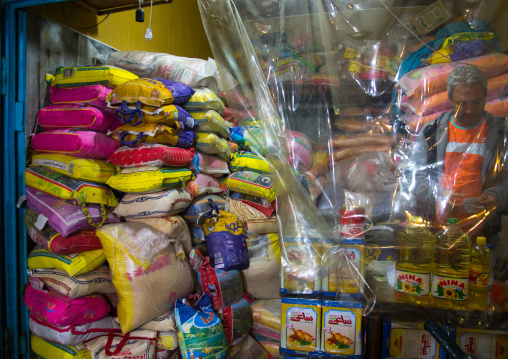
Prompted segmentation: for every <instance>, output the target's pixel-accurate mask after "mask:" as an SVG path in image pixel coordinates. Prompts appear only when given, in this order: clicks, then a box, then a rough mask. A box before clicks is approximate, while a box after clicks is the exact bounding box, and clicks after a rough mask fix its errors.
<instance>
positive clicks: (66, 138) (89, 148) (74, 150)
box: [32, 128, 118, 160]
mask: <svg viewBox="0 0 508 359" xmlns="http://www.w3.org/2000/svg"><path fill="white" fill-rule="evenodd" d="M32 145H33V148H34V150H35V151H38V152H44V153H59V154H64V155H72V156H76V157H84V158H95V159H99V160H105V159H107V158H108V157H109V156H111V154H112V153H113V152H115V151H116V150H117V149H118V142H117V141H116V140H114V139H113V138H111V137H108V136H107V135H106V134H104V133H101V132H95V131H80V130H73V129H69V128H67V129H58V130H49V131H44V132H41V133H36V134H35V135H34V137H33V138H32Z"/></svg>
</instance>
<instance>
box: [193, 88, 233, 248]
mask: <svg viewBox="0 0 508 359" xmlns="http://www.w3.org/2000/svg"><path fill="white" fill-rule="evenodd" d="M194 90H195V93H194V94H193V96H192V97H191V98H190V100H189V101H187V102H186V103H185V104H183V107H184V108H185V109H186V110H187V111H189V113H190V114H191V116H192V117H193V118H194V119H195V120H196V121H197V126H196V128H195V131H196V142H195V151H196V152H195V153H196V155H195V158H194V160H193V161H192V164H191V166H190V169H191V170H192V172H193V174H194V177H195V179H194V181H191V182H190V183H188V185H187V187H186V188H187V190H188V191H189V193H190V194H191V195H192V197H193V201H192V204H191V205H190V206H189V208H188V209H187V210H186V211H185V212H184V213H183V218H184V219H185V221H186V223H187V224H188V226H189V230H190V233H191V237H192V241H193V243H194V244H196V245H198V244H203V243H204V241H205V234H204V232H203V228H202V225H203V223H204V221H205V215H206V214H207V213H208V211H209V210H210V206H209V204H208V200H209V199H212V200H213V201H214V202H215V203H216V204H217V205H218V206H219V208H220V209H222V210H223V209H224V206H225V199H224V194H225V192H224V190H223V188H222V187H221V180H220V178H221V177H224V176H227V175H228V174H229V173H230V171H229V166H228V163H229V161H230V158H231V152H232V149H233V150H235V147H234V146H231V145H230V143H229V142H228V139H229V137H230V136H229V126H230V125H229V123H227V122H226V121H225V120H224V119H223V118H222V117H221V115H220V114H221V113H222V112H223V111H224V104H223V102H222V101H221V100H220V99H219V97H218V96H217V95H216V94H215V93H214V92H212V91H211V90H209V89H207V88H196V89H194ZM202 248H203V247H202ZM202 250H203V249H202Z"/></svg>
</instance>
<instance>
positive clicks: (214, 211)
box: [205, 198, 220, 218]
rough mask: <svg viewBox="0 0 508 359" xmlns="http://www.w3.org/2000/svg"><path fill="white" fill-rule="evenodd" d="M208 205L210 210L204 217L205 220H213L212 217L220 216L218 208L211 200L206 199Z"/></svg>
mask: <svg viewBox="0 0 508 359" xmlns="http://www.w3.org/2000/svg"><path fill="white" fill-rule="evenodd" d="M208 204H209V205H210V207H211V208H212V209H211V210H210V211H209V212H208V213H207V214H206V216H205V218H213V217H216V216H218V215H219V214H220V212H219V207H218V206H217V204H216V203H215V202H214V200H213V199H211V198H209V199H208Z"/></svg>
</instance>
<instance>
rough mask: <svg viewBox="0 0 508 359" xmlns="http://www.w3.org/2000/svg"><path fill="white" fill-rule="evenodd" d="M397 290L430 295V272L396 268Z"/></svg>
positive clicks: (411, 293) (410, 293)
mask: <svg viewBox="0 0 508 359" xmlns="http://www.w3.org/2000/svg"><path fill="white" fill-rule="evenodd" d="M395 281H396V282H395V290H396V291H397V292H401V293H405V294H409V295H421V296H424V295H428V294H429V287H430V273H416V272H408V271H402V270H398V269H397V270H395Z"/></svg>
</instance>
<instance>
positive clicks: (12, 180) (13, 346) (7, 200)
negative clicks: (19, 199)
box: [2, 4, 20, 358]
mask: <svg viewBox="0 0 508 359" xmlns="http://www.w3.org/2000/svg"><path fill="white" fill-rule="evenodd" d="M5 10H6V11H5V16H6V18H5V34H6V37H5V44H4V45H5V49H4V51H5V58H6V59H7V94H6V96H5V100H6V102H5V108H4V111H5V112H4V113H5V116H4V119H5V121H4V123H3V128H4V129H3V132H2V136H3V146H4V149H3V151H2V152H3V165H4V174H3V177H4V201H3V204H2V205H3V207H4V208H3V212H4V215H3V221H4V235H5V238H4V258H5V303H6V313H5V319H6V339H7V341H6V344H7V345H8V346H7V345H6V349H7V350H8V353H7V355H6V356H5V357H6V358H17V357H18V356H19V351H18V346H17V343H18V342H19V340H18V333H19V320H18V308H19V305H20V303H19V302H18V301H17V295H16V294H15V293H16V292H17V291H18V281H17V277H18V276H17V273H18V261H17V255H16V254H17V240H16V239H17V238H16V234H17V230H16V228H17V220H16V219H17V210H16V206H15V205H16V175H17V173H16V166H15V163H16V156H15V152H16V151H15V148H16V146H15V140H14V135H15V134H14V121H10V119H12V118H13V116H14V103H15V102H16V99H15V96H14V94H15V91H16V72H15V69H16V57H17V56H16V55H17V54H16V51H15V50H14V49H16V26H15V9H14V8H13V7H12V6H10V5H9V4H7V7H6V9H5ZM13 50H14V51H13Z"/></svg>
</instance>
